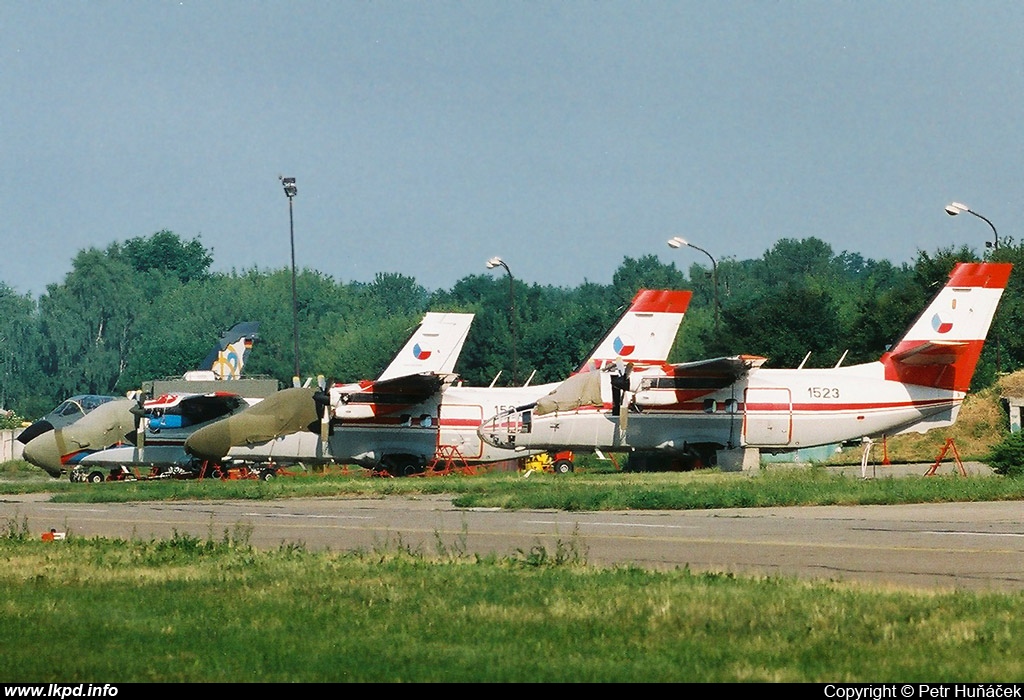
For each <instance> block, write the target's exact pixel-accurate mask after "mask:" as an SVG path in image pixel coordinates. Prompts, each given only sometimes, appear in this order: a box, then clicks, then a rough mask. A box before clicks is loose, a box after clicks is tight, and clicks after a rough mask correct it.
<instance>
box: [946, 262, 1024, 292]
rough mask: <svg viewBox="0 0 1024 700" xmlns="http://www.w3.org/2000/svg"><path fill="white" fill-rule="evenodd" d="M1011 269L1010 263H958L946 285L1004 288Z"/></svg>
mask: <svg viewBox="0 0 1024 700" xmlns="http://www.w3.org/2000/svg"><path fill="white" fill-rule="evenodd" d="M1012 269H1013V265H1012V264H1011V263H958V264H957V266H956V267H954V268H953V272H952V273H951V274H950V276H949V284H948V286H950V287H984V288H986V289H1004V288H1005V287H1006V283H1007V281H1009V279H1010V270H1012Z"/></svg>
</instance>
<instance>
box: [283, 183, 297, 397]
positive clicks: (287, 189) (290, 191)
mask: <svg viewBox="0 0 1024 700" xmlns="http://www.w3.org/2000/svg"><path fill="white" fill-rule="evenodd" d="M281 184H282V185H283V186H284V194H285V196H286V197H288V230H289V235H290V237H291V242H292V342H293V346H294V351H295V375H294V377H293V378H292V381H293V383H294V384H296V385H297V384H298V383H299V380H300V377H301V375H300V374H299V296H298V292H297V291H296V287H295V215H294V212H293V210H292V200H293V199H295V195H296V194H298V192H299V188H298V187H296V186H295V178H294V177H282V178H281Z"/></svg>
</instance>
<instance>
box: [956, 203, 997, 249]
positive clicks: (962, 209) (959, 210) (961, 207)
mask: <svg viewBox="0 0 1024 700" xmlns="http://www.w3.org/2000/svg"><path fill="white" fill-rule="evenodd" d="M946 213H947V214H949V215H950V216H956V215H957V214H963V213H967V214H973V215H974V216H976V217H978V218H979V219H981V220H982V221H984V222H985V223H986V224H988V225H989V227H991V229H992V237H993V239H992V243H989V242H987V241H986V242H985V247H986V248H992V249H993V250H999V233H998V232H997V231H996V227H995V225H994V224H993V223H992V222H991V221H989V220H988V219H986V218H985V217H984V216H982V215H981V214H979V213H978V212H976V211H974V210H973V209H971V208H970V207H969V206H967V205H966V204H961V203H960V202H950V203H949V204H947V205H946Z"/></svg>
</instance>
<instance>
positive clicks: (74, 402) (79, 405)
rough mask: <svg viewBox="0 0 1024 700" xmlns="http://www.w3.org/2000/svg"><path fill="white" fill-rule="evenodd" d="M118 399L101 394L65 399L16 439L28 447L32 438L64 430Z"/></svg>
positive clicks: (81, 395) (80, 395)
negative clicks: (56, 430) (51, 431)
mask: <svg viewBox="0 0 1024 700" xmlns="http://www.w3.org/2000/svg"><path fill="white" fill-rule="evenodd" d="M116 399H117V397H116V396H104V395H101V394H79V395H77V396H72V397H70V398H67V399H64V400H63V401H61V402H60V403H59V404H57V406H56V407H55V408H54V409H53V410H52V411H50V412H49V413H47V414H46V415H45V416H43V417H42V418H40V419H39V420H37V421H35V422H33V423H32V424H31V425H29V426H28V427H27V428H25V429H24V430H22V431H21V432H20V433H18V437H17V438H16V439H17V440H18V442H20V443H21V444H22V445H27V444H28V443H29V441H31V440H32V438H35V437H38V436H39V435H42V434H43V433H45V432H47V431H49V430H53V429H54V428H63V427H64V426H65V425H70V424H71V423H74V422H75V421H76V420H78V419H79V418H81V417H82V416H84V415H85V414H86V413H89V412H90V411H92V410H93V409H95V408H98V407H99V406H101V405H103V404H105V403H107V402H108V401H114V400H116Z"/></svg>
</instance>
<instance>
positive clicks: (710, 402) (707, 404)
mask: <svg viewBox="0 0 1024 700" xmlns="http://www.w3.org/2000/svg"><path fill="white" fill-rule="evenodd" d="M717 410H718V402H717V401H715V400H714V399H704V413H714V412H715V411H717Z"/></svg>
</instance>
